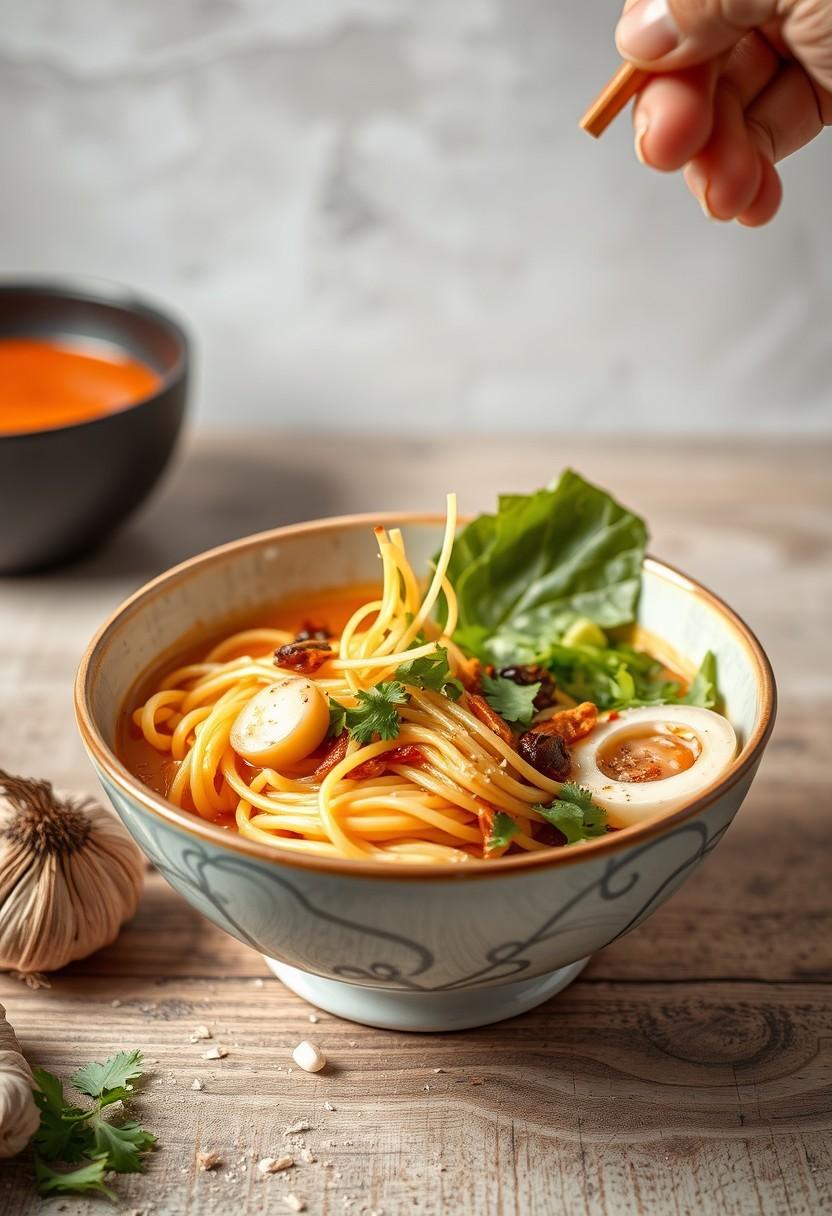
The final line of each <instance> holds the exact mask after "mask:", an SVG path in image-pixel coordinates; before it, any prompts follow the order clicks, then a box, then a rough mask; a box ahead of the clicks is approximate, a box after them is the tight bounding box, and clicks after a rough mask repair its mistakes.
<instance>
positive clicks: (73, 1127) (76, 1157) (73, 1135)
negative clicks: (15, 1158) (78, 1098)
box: [32, 1068, 93, 1161]
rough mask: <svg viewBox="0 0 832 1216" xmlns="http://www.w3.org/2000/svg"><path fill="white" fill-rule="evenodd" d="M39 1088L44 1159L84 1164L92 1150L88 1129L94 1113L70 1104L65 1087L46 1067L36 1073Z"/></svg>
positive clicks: (39, 1144) (39, 1134)
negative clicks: (82, 1160) (65, 1093)
mask: <svg viewBox="0 0 832 1216" xmlns="http://www.w3.org/2000/svg"><path fill="white" fill-rule="evenodd" d="M32 1075H33V1076H34V1078H35V1081H36V1083H37V1086H38V1088H37V1089H36V1090H35V1091H34V1098H35V1104H36V1106H37V1107H38V1109H39V1110H40V1126H39V1127H38V1130H37V1131H36V1132H35V1148H36V1149H37V1151H38V1152H39V1153H41V1154H42V1155H43V1156H44V1157H48V1158H50V1160H52V1159H56V1158H60V1160H61V1161H80V1160H81V1158H82V1157H84V1156H87V1155H89V1153H90V1151H91V1149H92V1143H93V1141H92V1135H91V1133H90V1130H89V1128H88V1127H87V1126H86V1120H87V1119H88V1118H89V1115H90V1112H89V1111H88V1110H82V1109H81V1107H80V1106H72V1105H69V1104H67V1102H66V1101H65V1099H64V1087H63V1085H62V1084H61V1082H60V1081H59V1079H58V1078H57V1077H56V1076H53V1074H52V1073H51V1072H47V1071H46V1069H44V1068H36V1069H34V1070H33V1074H32Z"/></svg>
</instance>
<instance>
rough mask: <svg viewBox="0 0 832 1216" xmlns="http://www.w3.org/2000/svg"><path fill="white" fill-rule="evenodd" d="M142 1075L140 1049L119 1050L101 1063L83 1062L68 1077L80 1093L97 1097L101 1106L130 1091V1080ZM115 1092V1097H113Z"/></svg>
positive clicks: (116, 1100)
mask: <svg viewBox="0 0 832 1216" xmlns="http://www.w3.org/2000/svg"><path fill="white" fill-rule="evenodd" d="M141 1075H142V1054H141V1052H140V1051H120V1052H118V1054H117V1055H114V1056H111V1057H110V1059H109V1060H105V1061H104V1063H103V1064H96V1063H95V1062H94V1061H93V1063H92V1064H85V1065H84V1067H83V1068H79V1069H78V1070H77V1072H74V1073H73V1074H72V1076H71V1077H70V1080H71V1082H72V1084H73V1085H74V1086H75V1088H76V1089H78V1090H80V1091H81V1093H82V1094H88V1095H89V1096H90V1097H91V1098H99V1099H100V1100H101V1104H102V1106H109V1104H110V1103H111V1102H118V1101H119V1099H121V1098H124V1097H126V1096H127V1095H128V1094H129V1093H131V1092H132V1089H133V1086H132V1085H131V1084H130V1082H131V1081H135V1080H136V1078H137V1077H140V1076H141ZM114 1093H117V1096H116V1097H113V1096H111V1095H113V1094H114Z"/></svg>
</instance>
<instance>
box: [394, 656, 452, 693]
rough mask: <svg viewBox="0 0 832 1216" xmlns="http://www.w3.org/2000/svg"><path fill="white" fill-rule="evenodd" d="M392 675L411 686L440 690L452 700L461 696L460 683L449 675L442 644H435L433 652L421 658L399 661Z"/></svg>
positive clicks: (433, 690) (449, 671)
mask: <svg viewBox="0 0 832 1216" xmlns="http://www.w3.org/2000/svg"><path fill="white" fill-rule="evenodd" d="M394 675H395V678H396V679H397V680H398V681H399V683H401V684H409V685H410V686H411V687H412V688H423V689H424V688H426V689H429V690H430V691H431V692H441V693H443V694H444V695H445V696H446V697H450V699H451V700H452V701H458V700H459V698H460V697H461V696H462V692H463V688H462V684H461V682H460V681H459V680H458V679H457V678H456V677H455V676H452V675H451V668H450V664H449V663H448V651H447V650H446V649H445V647H444V646H437V647H436V650H435V651H434V652H433V654H426V655H422V657H421V658H418V659H410V660H409V661H408V662H407V663H400V664H399V666H398V667H397V668H396V670H395V673H394Z"/></svg>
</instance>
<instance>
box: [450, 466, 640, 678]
mask: <svg viewBox="0 0 832 1216" xmlns="http://www.w3.org/2000/svg"><path fill="white" fill-rule="evenodd" d="M646 544H647V528H646V526H645V523H644V521H643V520H642V519H640V518H639V517H638V516H637V515H634V514H633V513H632V512H631V511H628V510H627V509H626V508H625V507H622V506H621V505H620V504H619V503H617V502H616V501H615V500H614V499H613V498H611V497H610V495H609V494H607V493H606V492H605V491H604V490H601V489H600V488H599V487H598V486H594V485H591V484H590V483H589V482H587V481H584V479H583V478H582V477H580V476H579V475H578V474H577V473H575V472H573V471H572V470H571V469H567V470H565V472H563V473H562V474H561V476H560V477H559V478H558V480H557V482H556V483H555V484H554V485H553V486H551V487H550V488H549V489H546V490H539V491H537V493H535V494H529V495H518V494H510V495H503V496H501V498H500V500H499V505H498V510H497V513H496V514H495V515H481V516H479V517H478V518H477V519H475V520H474V521H473V522H472V523H470V524H469V525H468V526H467V527H466V528H464V529H463V531H462V532H461V533H460V535H459V537H458V538H457V542H456V545H455V546H454V551H453V555H452V558H451V563H450V566H449V568H448V577H449V579H450V581H451V583H452V584H453V586H454V589H455V591H456V596H457V601H458V604H459V624H458V626H457V629H456V631H455V633H454V640H455V641H456V642H458V643H459V644H460V645H461V646H463V647H464V648H465V649H466V650H468V651H469V652H470V653H472V654H476V655H477V657H478V658H480V659H483V660H485V661H487V662H496V663H499V662H501V661H508V660H507V659H506V654H507V650H508V647H507V646H506V645H505V642H506V640H507V639H505V638H504V636H503V635H504V634H506V633H508V634H510V635H512V638H513V639H515V640H516V639H517V637H518V635H520V636H522V637H523V638H524V639H525V641H526V647H527V649H528V648H529V647H530V648H531V649H533V650H535V649H536V650H538V651H540V650H545V649H546V644H547V643H552V642H554V641H555V640H556V639H557V638H558V637H559V636H562V634H563V633H564V632H565V631H566V629H568V628H569V626H570V625H571V624H572V623H573V622H574V621H575V620H576V619H578V618H579V617H585V618H587V619H588V620H590V621H593V622H595V624H597V625H599V626H601V628H602V629H610V628H613V627H614V626H616V625H626V624H629V623H630V622H631V621H633V620H634V619H635V612H636V606H637V604H638V596H639V590H640V588H641V565H642V562H643V560H644V551H645V547H646ZM511 657H512V660H513V661H515V662H522V661H525V660H524V659H522V658H521V657H519V656H517V655H516V654H514V653H512V656H511Z"/></svg>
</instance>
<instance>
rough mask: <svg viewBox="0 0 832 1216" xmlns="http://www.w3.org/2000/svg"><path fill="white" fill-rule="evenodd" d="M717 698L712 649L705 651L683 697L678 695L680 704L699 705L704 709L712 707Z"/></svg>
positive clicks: (714, 656) (714, 657)
mask: <svg viewBox="0 0 832 1216" xmlns="http://www.w3.org/2000/svg"><path fill="white" fill-rule="evenodd" d="M718 700H719V694H718V693H717V689H716V655H715V654H714V652H713V651H712V650H709V651H707V653H706V654H705V657H704V659H703V660H702V662H701V663H700V665H699V670H698V671H697V673H696V675H695V676H694V677H693V679H692V680H691V682H690V688H689V689H688V690H687V692H686V693H685V695H684V696H683V697H679V698H678V701H679V704H680V705H701V706H703V707H704V708H705V709H713V708H714V707H715V705H716V703H717V701H718Z"/></svg>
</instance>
